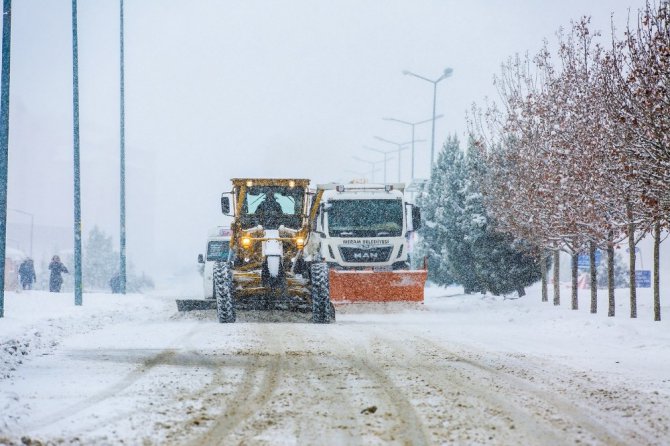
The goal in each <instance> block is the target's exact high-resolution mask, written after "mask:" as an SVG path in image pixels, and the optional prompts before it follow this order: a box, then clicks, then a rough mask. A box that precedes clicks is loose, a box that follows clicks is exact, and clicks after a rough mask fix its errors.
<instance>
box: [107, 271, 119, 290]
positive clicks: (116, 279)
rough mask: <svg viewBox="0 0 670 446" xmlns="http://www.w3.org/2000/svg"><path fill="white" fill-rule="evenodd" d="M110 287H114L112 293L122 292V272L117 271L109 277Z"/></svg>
mask: <svg viewBox="0 0 670 446" xmlns="http://www.w3.org/2000/svg"><path fill="white" fill-rule="evenodd" d="M109 287H110V288H111V289H112V294H119V293H121V273H116V274H114V275H113V276H112V278H111V279H109Z"/></svg>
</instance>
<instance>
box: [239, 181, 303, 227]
mask: <svg viewBox="0 0 670 446" xmlns="http://www.w3.org/2000/svg"><path fill="white" fill-rule="evenodd" d="M304 196H305V190H304V189H302V188H299V187H282V186H254V187H249V188H248V189H247V192H246V195H245V199H244V203H243V205H242V215H241V216H240V221H241V223H242V227H243V228H245V229H246V228H249V227H253V226H256V225H262V226H263V227H264V228H266V229H277V228H279V226H280V225H284V226H286V227H289V228H299V227H300V226H301V223H302V213H303V209H302V207H303V198H304Z"/></svg>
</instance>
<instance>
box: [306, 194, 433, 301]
mask: <svg viewBox="0 0 670 446" xmlns="http://www.w3.org/2000/svg"><path fill="white" fill-rule="evenodd" d="M404 189H405V185H404V184H403V183H395V184H346V185H343V184H325V185H318V186H317V190H316V193H315V195H316V197H315V198H316V199H315V203H318V209H315V215H314V217H313V222H312V231H311V233H310V236H309V239H308V241H307V245H306V248H305V260H306V261H308V262H309V261H314V260H318V259H321V260H322V261H325V262H327V263H328V265H329V267H330V272H329V276H330V298H331V300H332V301H334V302H389V301H411V302H423V290H424V285H425V282H426V276H427V271H426V270H425V269H422V270H412V269H411V267H410V249H409V248H410V240H411V239H412V235H413V232H414V231H416V230H417V229H419V226H420V224H421V214H420V211H419V208H418V207H416V206H415V205H413V204H411V203H407V202H406V201H405V196H404Z"/></svg>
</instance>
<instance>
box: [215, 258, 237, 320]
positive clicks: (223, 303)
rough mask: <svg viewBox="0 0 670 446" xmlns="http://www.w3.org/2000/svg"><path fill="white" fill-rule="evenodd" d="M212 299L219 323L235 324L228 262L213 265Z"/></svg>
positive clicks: (231, 282) (231, 281)
mask: <svg viewBox="0 0 670 446" xmlns="http://www.w3.org/2000/svg"><path fill="white" fill-rule="evenodd" d="M214 297H215V298H216V315H217V317H218V318H219V322H221V323H231V322H235V304H234V302H233V272H232V270H231V269H230V264H229V263H228V262H216V263H215V264H214Z"/></svg>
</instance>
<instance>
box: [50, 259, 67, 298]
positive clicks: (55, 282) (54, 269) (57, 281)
mask: <svg viewBox="0 0 670 446" xmlns="http://www.w3.org/2000/svg"><path fill="white" fill-rule="evenodd" d="M49 270H51V275H50V276H49V291H51V292H52V293H60V287H61V285H62V284H63V276H61V273H69V271H68V270H67V268H66V267H65V265H63V264H62V263H61V261H60V257H58V256H53V258H52V259H51V263H49Z"/></svg>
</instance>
